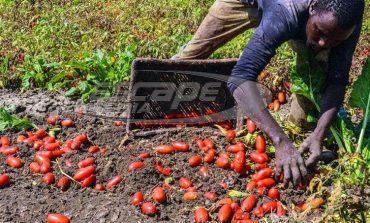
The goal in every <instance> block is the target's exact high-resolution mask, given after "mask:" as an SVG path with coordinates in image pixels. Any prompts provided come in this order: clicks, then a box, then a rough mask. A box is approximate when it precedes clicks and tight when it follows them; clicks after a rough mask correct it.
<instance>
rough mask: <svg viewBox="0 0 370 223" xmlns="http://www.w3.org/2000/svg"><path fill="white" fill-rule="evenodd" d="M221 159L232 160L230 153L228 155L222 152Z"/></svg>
mask: <svg viewBox="0 0 370 223" xmlns="http://www.w3.org/2000/svg"><path fill="white" fill-rule="evenodd" d="M219 157H221V158H225V159H229V158H230V156H229V153H227V152H221V153H220V156H219Z"/></svg>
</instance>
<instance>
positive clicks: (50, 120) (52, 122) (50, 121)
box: [46, 116, 58, 125]
mask: <svg viewBox="0 0 370 223" xmlns="http://www.w3.org/2000/svg"><path fill="white" fill-rule="evenodd" d="M46 121H47V123H48V124H50V125H56V124H57V121H58V116H50V117H48V118H47V120H46Z"/></svg>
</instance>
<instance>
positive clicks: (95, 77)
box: [65, 44, 137, 101]
mask: <svg viewBox="0 0 370 223" xmlns="http://www.w3.org/2000/svg"><path fill="white" fill-rule="evenodd" d="M136 49H137V45H136V44H132V45H130V46H128V47H127V48H126V49H125V51H123V52H120V53H116V54H113V53H104V52H103V51H101V50H97V51H96V53H95V54H94V55H93V57H88V56H87V57H85V58H84V59H82V60H81V61H77V62H71V63H70V64H69V66H70V67H71V68H72V69H73V70H74V72H75V73H77V75H78V76H80V77H81V79H78V82H77V86H76V87H72V88H70V89H69V90H68V91H67V92H66V93H65V94H66V95H67V96H74V95H81V99H82V100H83V101H86V100H87V99H88V98H89V96H90V95H92V94H93V93H95V92H96V91H97V90H98V86H104V88H103V89H102V88H99V92H98V93H99V96H110V95H111V93H112V91H113V89H114V87H115V86H116V85H117V84H118V83H120V82H122V81H127V80H128V79H129V74H130V69H131V63H132V61H133V59H134V58H135V54H134V51H135V50H136Z"/></svg>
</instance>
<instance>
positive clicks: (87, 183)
mask: <svg viewBox="0 0 370 223" xmlns="http://www.w3.org/2000/svg"><path fill="white" fill-rule="evenodd" d="M95 180H96V177H95V175H91V176H89V177H87V178H85V179H83V180H82V181H81V187H88V186H90V185H91V184H93V183H94V182H95Z"/></svg>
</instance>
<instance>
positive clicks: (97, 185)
mask: <svg viewBox="0 0 370 223" xmlns="http://www.w3.org/2000/svg"><path fill="white" fill-rule="evenodd" d="M94 189H95V190H96V191H103V190H104V185H103V184H96V185H95V187H94Z"/></svg>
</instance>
